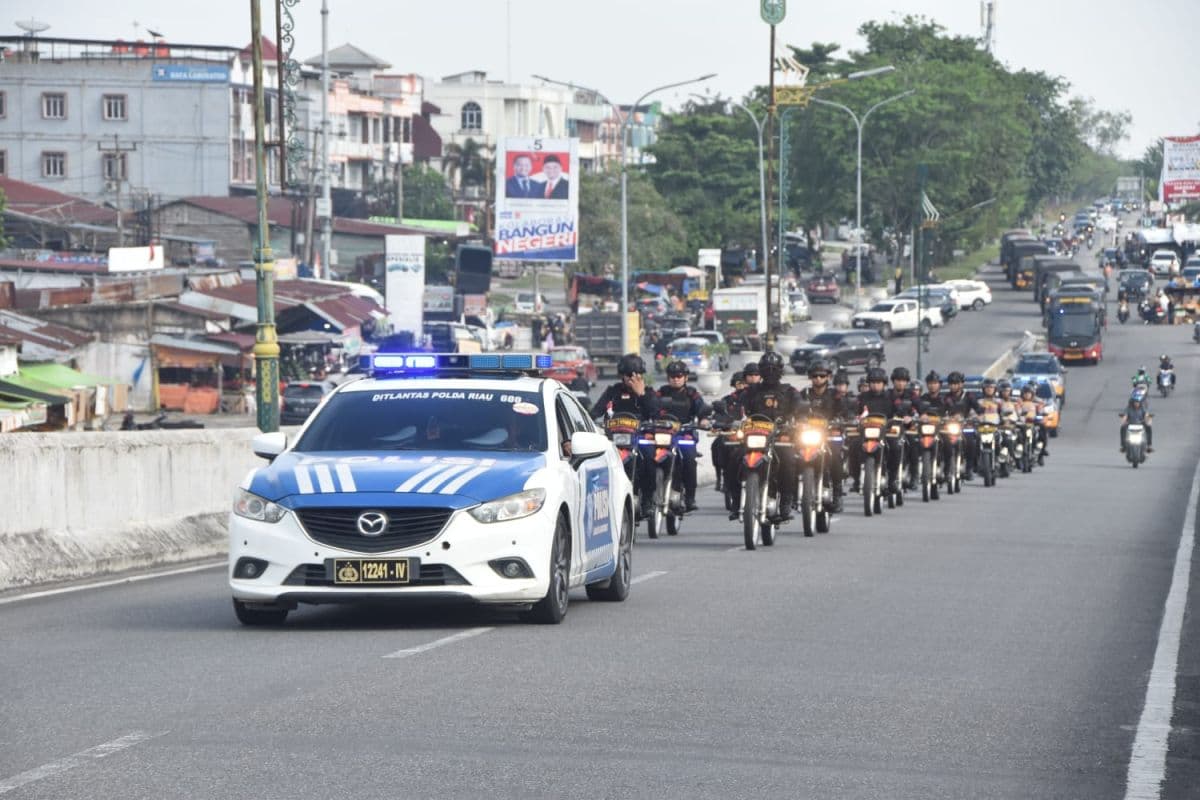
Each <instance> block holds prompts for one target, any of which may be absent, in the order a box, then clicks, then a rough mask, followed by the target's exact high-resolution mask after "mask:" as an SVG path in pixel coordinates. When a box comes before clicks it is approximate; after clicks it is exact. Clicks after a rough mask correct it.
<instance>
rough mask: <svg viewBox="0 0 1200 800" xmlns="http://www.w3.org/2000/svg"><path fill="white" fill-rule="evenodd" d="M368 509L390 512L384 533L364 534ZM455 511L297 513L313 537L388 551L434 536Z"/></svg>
mask: <svg viewBox="0 0 1200 800" xmlns="http://www.w3.org/2000/svg"><path fill="white" fill-rule="evenodd" d="M364 511H382V512H383V513H385V514H387V516H388V524H387V528H386V529H385V530H384V532H383V533H382V534H380V535H379V536H364V535H363V534H362V533H361V532H359V530H358V516H359V514H362V513H363V512H364ZM452 513H453V511H452V509H449V508H378V509H374V508H305V509H301V510H300V511H297V512H296V516H298V517H299V518H300V524H301V525H303V526H304V530H305V531H307V533H308V535H309V536H310V537H312V539H313V541H316V542H320V543H321V544H325V545H329V546H330V547H337V548H340V549H342V550H350V551H353V552H356V553H386V552H388V551H390V550H401V549H403V548H405V547H415V546H417V545H419V544H423V543H425V542H428V541H429V540H430V539H433V538H434V537H435V536H437V535H438V534H439V533H441V530H442V528H444V527H445V526H446V521H447V520H449V519H450V515H451V514H452Z"/></svg>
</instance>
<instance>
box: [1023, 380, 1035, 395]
mask: <svg viewBox="0 0 1200 800" xmlns="http://www.w3.org/2000/svg"><path fill="white" fill-rule="evenodd" d="M1026 392H1029V393H1030V394H1033V384H1032V383H1022V384H1021V394H1025V393H1026Z"/></svg>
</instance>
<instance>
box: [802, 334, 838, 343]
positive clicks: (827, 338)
mask: <svg viewBox="0 0 1200 800" xmlns="http://www.w3.org/2000/svg"><path fill="white" fill-rule="evenodd" d="M841 341H842V336H841V334H839V333H818V334H817V335H816V336H814V337H812V338H811V339H809V340H808V343H809V344H838V343H839V342H841Z"/></svg>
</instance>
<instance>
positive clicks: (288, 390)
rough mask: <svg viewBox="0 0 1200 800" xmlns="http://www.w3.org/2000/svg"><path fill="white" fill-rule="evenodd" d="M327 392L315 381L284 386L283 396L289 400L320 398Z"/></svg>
mask: <svg viewBox="0 0 1200 800" xmlns="http://www.w3.org/2000/svg"><path fill="white" fill-rule="evenodd" d="M324 394H325V392H324V391H323V390H322V389H321V387H320V386H318V385H317V384H315V383H305V384H293V385H291V386H285V387H284V388H283V396H284V397H285V398H287V399H288V400H312V399H318V400H319V399H320V398H321V397H322V396H323V395H324Z"/></svg>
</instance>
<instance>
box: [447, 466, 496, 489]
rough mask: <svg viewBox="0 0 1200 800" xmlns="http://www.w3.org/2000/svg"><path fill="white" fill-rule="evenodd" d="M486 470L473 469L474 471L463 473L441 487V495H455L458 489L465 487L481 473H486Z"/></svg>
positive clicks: (480, 468)
mask: <svg viewBox="0 0 1200 800" xmlns="http://www.w3.org/2000/svg"><path fill="white" fill-rule="evenodd" d="M487 470H488V468H487V467H475V469H472V470H468V471H467V472H464V473H463V474H462V475H459V476H458V477H457V478H455V479H454V480H452V481H450V482H449V483H447V484H446V485H445V486H443V487H442V491H441V494H456V493H457V492H458V490H459V489H461V488H462V487H464V486H466V485H467V484H468V483H470V482H471V481H473V480H475V479H476V478H478V477H479V476H480V475H482V474H483V473H485V472H487Z"/></svg>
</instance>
